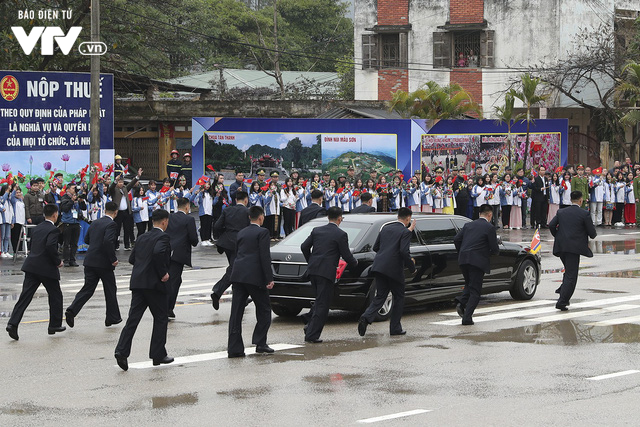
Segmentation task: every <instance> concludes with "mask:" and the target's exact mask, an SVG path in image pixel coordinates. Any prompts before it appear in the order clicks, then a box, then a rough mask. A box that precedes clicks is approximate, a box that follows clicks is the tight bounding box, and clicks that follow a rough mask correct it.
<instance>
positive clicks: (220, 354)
mask: <svg viewBox="0 0 640 427" xmlns="http://www.w3.org/2000/svg"><path fill="white" fill-rule="evenodd" d="M269 346H270V347H271V348H272V349H274V350H276V351H282V350H290V349H292V348H300V347H302V346H301V345H294V344H270V345H269ZM244 353H245V354H246V355H249V354H255V353H256V348H255V347H251V348H247V349H245V351H244ZM227 356H228V355H227V352H226V351H217V352H215V353H204V354H194V355H193V356H182V357H176V358H175V360H174V362H173V363H170V364H168V365H158V366H157V367H160V366H176V365H184V364H185V363H195V362H204V361H207V360H216V359H226V358H227ZM114 366H118V365H114ZM155 367H156V366H153V361H150V360H149V361H146V362H136V363H130V364H129V368H132V369H149V368H155Z"/></svg>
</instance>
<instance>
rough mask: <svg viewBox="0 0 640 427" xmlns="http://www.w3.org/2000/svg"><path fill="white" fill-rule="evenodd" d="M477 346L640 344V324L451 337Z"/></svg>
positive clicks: (564, 324)
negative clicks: (506, 343) (511, 343)
mask: <svg viewBox="0 0 640 427" xmlns="http://www.w3.org/2000/svg"><path fill="white" fill-rule="evenodd" d="M451 338H453V339H460V340H467V341H472V342H475V343H483V342H514V343H525V344H547V345H580V344H591V343H597V344H603V343H637V342H640V325H636V324H631V323H626V324H622V325H612V326H589V325H586V324H583V323H578V322H574V321H572V320H563V321H561V322H551V323H542V324H538V325H527V326H521V327H518V328H510V329H502V330H500V331H496V332H483V333H479V334H465V335H458V336H454V337H451Z"/></svg>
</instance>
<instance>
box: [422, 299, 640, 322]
mask: <svg viewBox="0 0 640 427" xmlns="http://www.w3.org/2000/svg"><path fill="white" fill-rule="evenodd" d="M638 300H640V295H628V296H624V297H617V298H606V299H600V300H594V301H585V302H580V303H576V304H572V305H571V308H572V309H576V308H592V307H598V306H601V305H613V304H621V303H624V302H629V301H638ZM555 310H557V309H556V308H555V306H554V307H545V308H537V309H531V310H517V311H513V312H509V313H497V314H489V315H486V316H479V317H474V318H473V321H474V322H475V323H478V322H489V321H492V320H504V319H512V318H516V317H527V316H537V315H539V314H545V313H552V312H554V311H555ZM431 324H433V325H459V324H460V319H456V320H445V321H440V322H432V323H431Z"/></svg>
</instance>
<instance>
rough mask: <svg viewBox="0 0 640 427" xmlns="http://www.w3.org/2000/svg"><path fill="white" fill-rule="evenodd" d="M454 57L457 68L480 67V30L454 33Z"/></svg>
mask: <svg viewBox="0 0 640 427" xmlns="http://www.w3.org/2000/svg"><path fill="white" fill-rule="evenodd" d="M453 45H454V49H453V51H454V58H455V62H454V64H453V66H454V67H456V68H478V65H479V63H478V54H479V53H480V31H477V32H473V33H466V32H462V33H454V35H453Z"/></svg>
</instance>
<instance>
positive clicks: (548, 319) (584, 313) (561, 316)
mask: <svg viewBox="0 0 640 427" xmlns="http://www.w3.org/2000/svg"><path fill="white" fill-rule="evenodd" d="M634 308H640V305H616V306H613V307H605V308H596V309H594V310H584V311H565V312H562V313H561V314H554V315H551V316H544V317H536V318H533V319H524V320H526V321H527V322H555V321H556V320H566V319H576V318H578V317H586V316H596V315H598V314H606V313H611V312H615V311H625V310H633V309H634Z"/></svg>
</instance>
